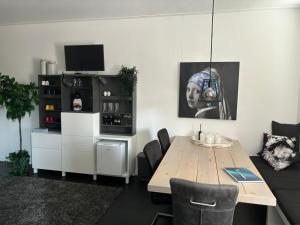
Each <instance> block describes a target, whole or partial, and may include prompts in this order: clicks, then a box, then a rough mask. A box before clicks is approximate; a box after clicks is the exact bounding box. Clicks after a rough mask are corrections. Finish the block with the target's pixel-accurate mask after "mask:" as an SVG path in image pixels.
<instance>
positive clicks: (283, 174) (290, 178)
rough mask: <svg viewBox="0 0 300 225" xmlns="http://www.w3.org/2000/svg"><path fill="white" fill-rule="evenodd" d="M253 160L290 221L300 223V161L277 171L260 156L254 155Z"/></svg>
mask: <svg viewBox="0 0 300 225" xmlns="http://www.w3.org/2000/svg"><path fill="white" fill-rule="evenodd" d="M251 160H252V162H253V163H254V165H255V166H256V168H257V169H258V170H259V172H260V173H261V175H262V176H263V178H264V179H265V181H266V182H267V184H268V186H269V187H270V189H271V190H272V192H273V194H274V195H275V197H276V199H277V204H278V206H279V207H280V209H281V210H282V212H283V213H284V215H285V217H286V218H287V220H288V221H289V223H290V224H291V225H300V163H294V164H293V165H291V166H289V167H288V168H286V169H284V170H280V171H275V170H274V169H273V168H272V167H271V166H269V165H268V163H267V162H266V161H265V160H264V159H262V158H261V157H260V156H252V157H251Z"/></svg>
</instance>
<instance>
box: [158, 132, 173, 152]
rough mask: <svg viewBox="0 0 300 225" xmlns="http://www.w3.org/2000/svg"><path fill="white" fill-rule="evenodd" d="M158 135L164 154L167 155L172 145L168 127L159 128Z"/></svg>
mask: <svg viewBox="0 0 300 225" xmlns="http://www.w3.org/2000/svg"><path fill="white" fill-rule="evenodd" d="M157 137H158V140H159V143H160V147H161V151H162V154H163V155H165V154H166V152H167V151H168V149H169V147H170V145H171V142H170V137H169V133H168V130H167V129H166V128H163V129H161V130H159V131H158V132H157Z"/></svg>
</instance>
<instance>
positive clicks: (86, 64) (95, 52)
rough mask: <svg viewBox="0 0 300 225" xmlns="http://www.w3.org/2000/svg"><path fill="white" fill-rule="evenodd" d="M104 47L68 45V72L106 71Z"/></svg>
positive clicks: (66, 56) (66, 50) (66, 59)
mask: <svg viewBox="0 0 300 225" xmlns="http://www.w3.org/2000/svg"><path fill="white" fill-rule="evenodd" d="M103 52H104V51H103V45H66V46H65V62H66V70H67V71H104V53H103Z"/></svg>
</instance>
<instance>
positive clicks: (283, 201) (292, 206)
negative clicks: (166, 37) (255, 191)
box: [274, 189, 300, 225]
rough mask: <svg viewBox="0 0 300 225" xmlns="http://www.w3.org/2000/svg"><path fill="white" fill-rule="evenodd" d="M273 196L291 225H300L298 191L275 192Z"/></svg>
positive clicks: (299, 191) (299, 194)
mask: <svg viewBox="0 0 300 225" xmlns="http://www.w3.org/2000/svg"><path fill="white" fill-rule="evenodd" d="M274 194H275V196H276V198H277V202H278V205H279V207H280V209H281V210H282V212H283V213H284V215H285V216H286V218H287V219H288V221H289V222H290V223H291V225H300V213H299V209H300V190H284V189H283V190H276V191H274Z"/></svg>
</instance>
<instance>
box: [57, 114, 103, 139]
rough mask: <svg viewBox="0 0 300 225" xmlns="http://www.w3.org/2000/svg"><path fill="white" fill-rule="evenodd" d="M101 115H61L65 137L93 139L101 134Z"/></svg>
mask: <svg viewBox="0 0 300 225" xmlns="http://www.w3.org/2000/svg"><path fill="white" fill-rule="evenodd" d="M99 118H100V115H99V113H61V122H62V123H61V129H62V134H63V135H71V136H72V135H74V136H88V137H93V136H95V135H98V134H99Z"/></svg>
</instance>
